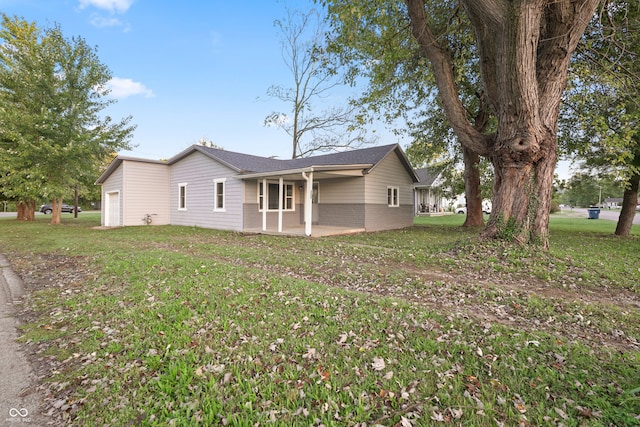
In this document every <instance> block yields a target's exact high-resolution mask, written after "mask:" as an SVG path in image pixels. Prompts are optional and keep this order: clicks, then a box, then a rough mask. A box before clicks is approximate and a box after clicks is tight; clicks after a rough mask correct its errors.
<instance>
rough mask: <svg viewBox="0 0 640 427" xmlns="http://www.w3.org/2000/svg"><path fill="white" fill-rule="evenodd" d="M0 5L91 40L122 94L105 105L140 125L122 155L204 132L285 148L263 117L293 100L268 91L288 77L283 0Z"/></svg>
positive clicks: (160, 149) (218, 138) (157, 153)
mask: <svg viewBox="0 0 640 427" xmlns="http://www.w3.org/2000/svg"><path fill="white" fill-rule="evenodd" d="M287 5H288V6H289V8H291V9H301V10H308V9H310V8H311V7H313V5H312V1H310V0H309V1H307V0H287ZM0 11H2V12H4V13H5V14H7V15H9V16H14V15H16V16H18V17H22V18H24V19H26V20H28V21H35V22H36V23H37V24H38V25H39V26H40V27H49V26H52V25H53V24H54V23H58V24H59V25H60V26H61V28H62V31H63V34H65V36H66V37H72V36H81V37H82V38H84V39H85V40H86V41H87V43H88V44H89V45H91V46H96V47H97V52H98V56H99V58H100V60H101V61H102V62H103V63H104V64H106V65H107V66H108V67H109V69H110V70H111V72H112V74H113V80H112V82H111V89H112V93H111V96H113V97H115V98H117V99H118V102H117V103H116V104H114V105H113V106H110V107H109V108H108V109H107V110H105V113H107V114H109V115H111V116H112V117H114V118H122V117H126V116H129V115H131V116H133V120H132V123H134V124H136V125H137V129H136V131H135V134H134V138H133V144H134V145H136V147H135V148H133V150H131V151H127V152H121V154H125V155H130V156H137V157H144V158H154V159H157V158H169V157H171V156H173V155H174V154H177V153H179V152H180V151H182V150H183V149H184V148H187V147H188V146H190V145H191V144H195V143H197V142H198V140H200V139H201V138H205V139H207V140H210V141H213V142H214V143H215V144H217V145H219V146H221V147H223V148H225V149H227V150H231V151H240V152H245V153H251V154H256V155H262V156H273V155H275V156H279V157H280V158H289V157H290V156H291V148H290V141H289V137H288V136H287V135H286V134H285V133H284V131H282V130H280V129H275V128H267V127H264V125H263V121H264V118H265V117H266V116H267V115H269V113H271V112H272V111H288V109H289V107H288V106H287V105H286V104H283V103H282V102H280V101H278V100H274V99H270V98H269V97H268V96H267V95H266V91H267V89H268V88H269V86H271V85H274V84H278V85H284V86H289V85H290V81H291V74H290V73H289V71H288V70H287V68H286V66H285V64H284V61H283V59H282V55H281V48H280V42H279V38H278V34H279V33H278V30H277V29H276V28H275V27H274V24H273V23H274V20H276V19H282V18H283V17H284V16H285V4H284V3H283V2H282V1H277V0H272V1H266V0H255V1H248V2H247V1H245V2H235V1H222V0H214V1H194V0H191V1H189V0H188V1H175V0H171V1H169V0H0ZM393 142H396V141H395V140H389V141H381V143H393Z"/></svg>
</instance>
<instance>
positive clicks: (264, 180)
mask: <svg viewBox="0 0 640 427" xmlns="http://www.w3.org/2000/svg"><path fill="white" fill-rule="evenodd" d="M262 231H267V178H262Z"/></svg>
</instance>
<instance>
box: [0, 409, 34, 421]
mask: <svg viewBox="0 0 640 427" xmlns="http://www.w3.org/2000/svg"><path fill="white" fill-rule="evenodd" d="M28 416H29V411H28V410H27V408H11V409H9V417H10V418H6V419H5V422H8V423H30V422H31V418H28Z"/></svg>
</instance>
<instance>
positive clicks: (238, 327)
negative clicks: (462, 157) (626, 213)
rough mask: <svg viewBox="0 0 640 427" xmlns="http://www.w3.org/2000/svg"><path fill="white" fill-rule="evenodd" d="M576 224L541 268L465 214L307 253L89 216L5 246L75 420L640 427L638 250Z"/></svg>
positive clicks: (53, 403)
mask: <svg viewBox="0 0 640 427" xmlns="http://www.w3.org/2000/svg"><path fill="white" fill-rule="evenodd" d="M571 221H575V219H574V220H571V219H564V218H557V219H556V218H555V217H554V218H552V222H551V227H550V228H551V247H552V249H551V251H549V253H542V254H541V253H537V252H534V251H532V250H530V249H527V248H518V247H513V246H511V245H505V244H502V243H499V242H480V241H478V240H477V237H476V236H477V233H478V230H466V229H462V228H461V227H460V225H461V224H462V222H463V218H462V216H449V217H440V218H428V219H424V218H420V219H419V220H418V222H419V224H418V225H417V226H416V227H414V228H411V229H407V230H400V231H389V232H380V233H370V234H360V235H351V236H342V237H330V238H323V239H303V238H282V237H274V236H252V237H245V236H243V235H240V234H236V233H228V232H220V231H215V230H205V229H196V228H192V227H170V226H162V227H129V228H121V229H112V230H96V229H94V227H95V226H96V225H99V217H98V216H97V215H95V214H90V213H88V214H84V213H83V214H82V215H81V216H80V218H78V219H76V220H74V219H69V218H65V219H63V224H62V226H59V227H54V226H50V225H48V223H47V222H48V219H47V220H45V219H44V218H38V220H37V221H36V222H35V223H18V222H16V221H13V220H6V219H5V220H1V223H0V227H2V232H3V233H2V237H1V238H0V242H1V244H2V251H3V252H4V253H6V254H7V256H8V257H9V258H10V259H11V261H12V263H13V265H14V267H15V268H16V270H17V271H18V272H19V273H20V274H21V275H22V277H23V279H24V280H25V283H26V284H27V286H30V287H32V288H33V289H32V292H31V293H30V294H29V298H28V300H27V301H26V302H25V311H24V313H23V314H24V316H25V318H26V319H28V320H29V321H28V322H27V323H26V324H25V326H24V327H23V338H22V339H23V340H24V341H25V342H27V343H28V345H30V346H32V348H33V349H34V351H35V352H36V353H39V354H40V355H42V356H46V359H47V361H48V362H47V363H49V370H50V375H49V376H48V379H47V382H48V388H49V392H50V394H51V399H50V402H49V405H50V407H51V408H54V410H53V412H54V413H55V414H56V416H57V417H58V419H59V420H62V421H64V422H65V423H73V424H76V425H105V424H106V425H149V426H151V425H154V426H155V425H158V426H160V425H171V424H173V425H185V426H186V425H194V424H202V425H237V426H241V425H242V426H244V425H255V424H272V425H283V426H285V425H286V426H290V425H301V426H302V425H305V426H308V425H320V424H324V425H336V426H342V425H376V424H379V425H396V424H398V423H402V425H432V424H438V423H448V424H455V425H459V424H462V425H474V426H485V425H486V426H489V425H491V426H493V425H505V426H506V425H519V424H520V425H532V426H533V425H560V424H564V425H634V423H635V424H637V423H638V418H637V417H638V416H639V414H640V402H639V399H638V395H637V388H638V386H639V385H640V384H639V383H638V379H637V372H638V368H639V366H640V352H639V351H638V346H637V343H638V340H639V339H640V326H639V325H640V309H639V308H638V287H637V286H638V283H640V271H639V270H638V267H637V266H638V262H637V261H638V253H637V247H638V243H639V242H638V239H639V237H638V235H637V234H634V236H632V237H630V238H628V239H619V238H615V237H613V236H611V235H608V234H606V233H607V232H606V231H603V230H602V229H600V228H599V227H600V225H597V224H595V222H586V221H585V222H582V223H581V225H582V226H581V227H578V228H575V227H576V226H575V224H574V223H572V222H571ZM602 222H604V221H602ZM598 248H599V249H598ZM603 254H606V259H602V257H603ZM625 257H626V262H624V261H620V262H618V259H619V258H625ZM621 268H622V271H620V269H621Z"/></svg>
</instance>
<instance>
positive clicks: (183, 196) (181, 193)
mask: <svg viewBox="0 0 640 427" xmlns="http://www.w3.org/2000/svg"><path fill="white" fill-rule="evenodd" d="M178 210H179V211H186V210H187V183H186V182H183V183H181V184H178Z"/></svg>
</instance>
